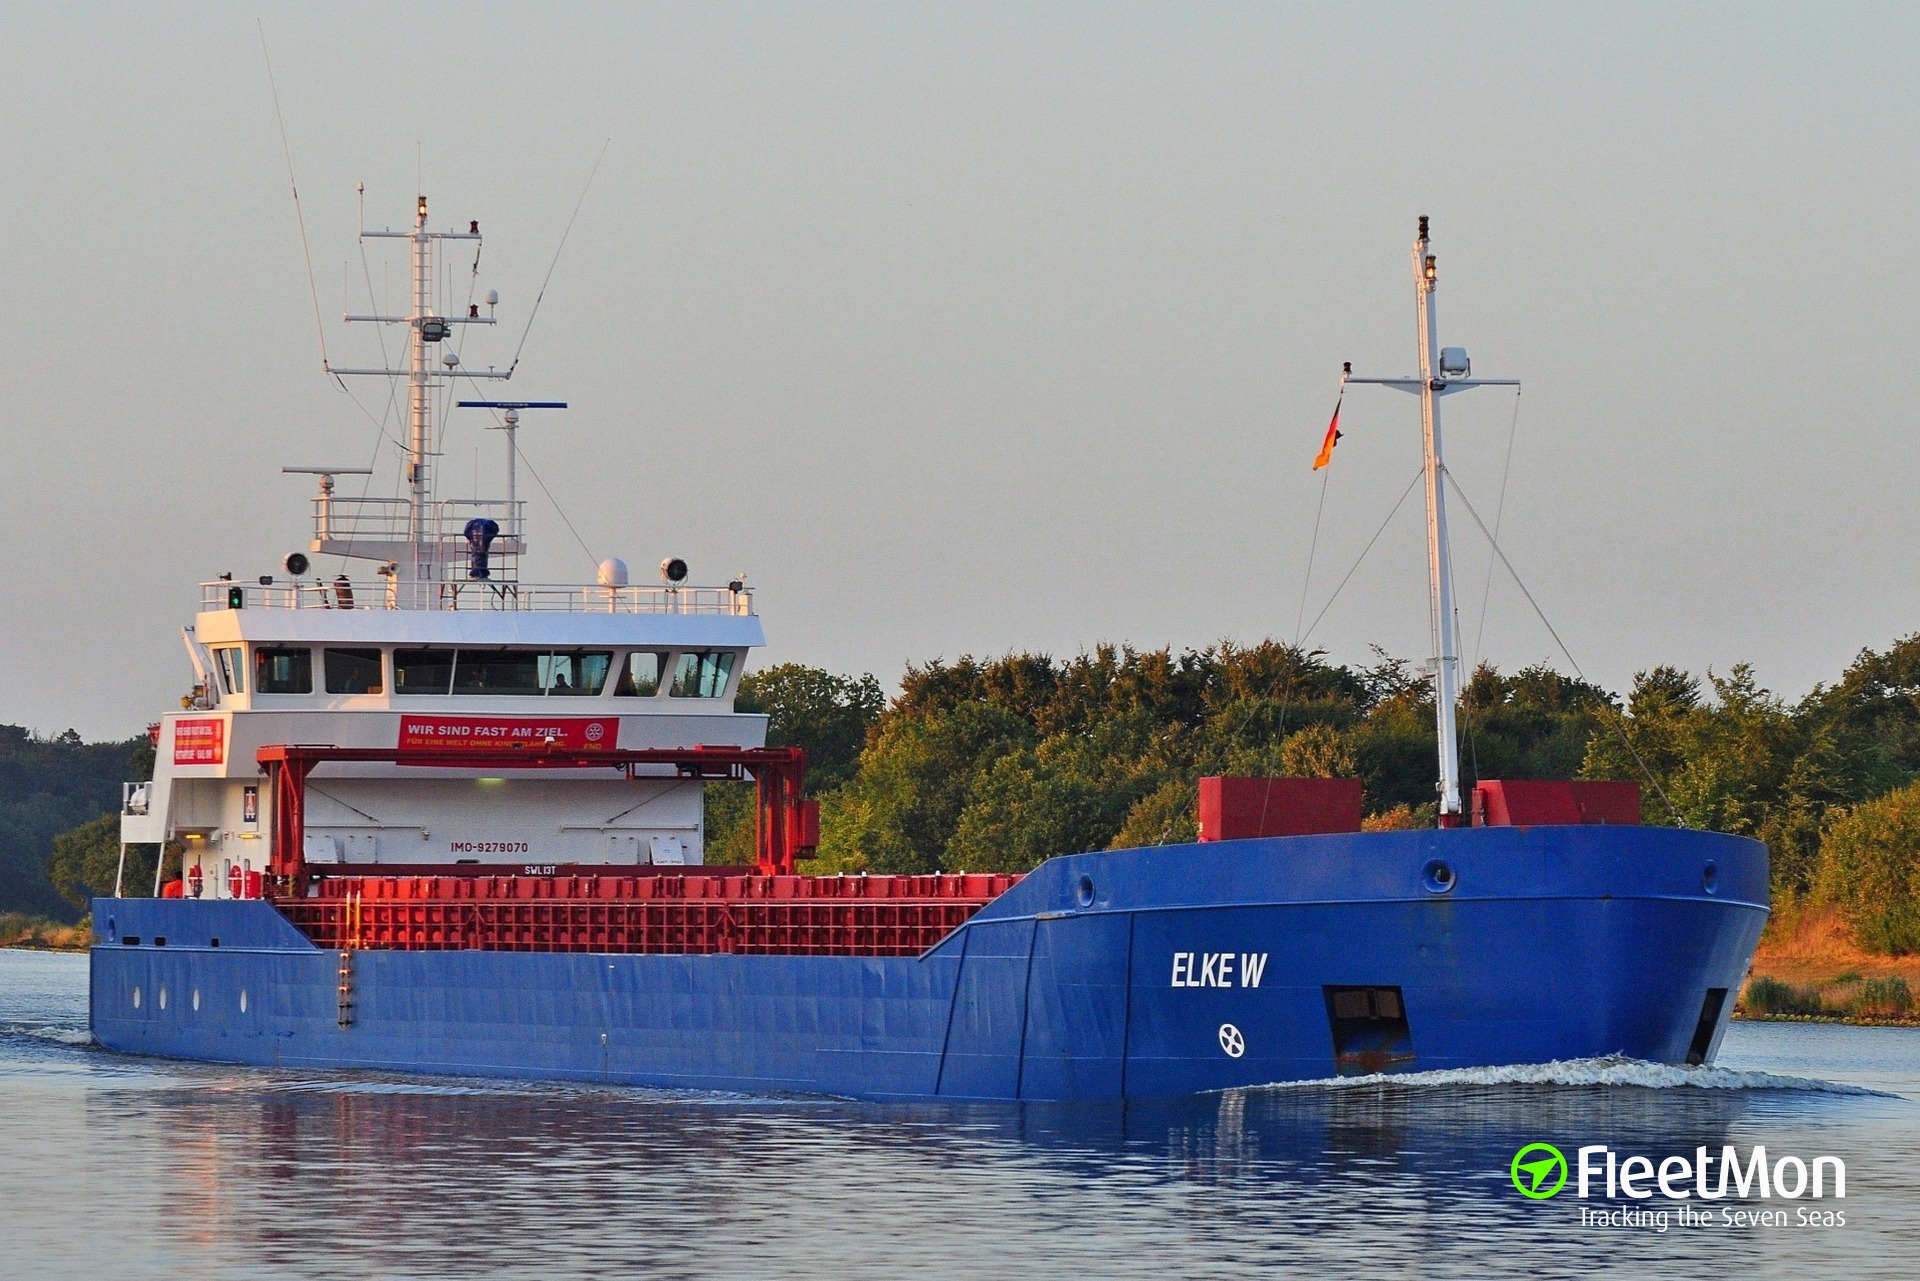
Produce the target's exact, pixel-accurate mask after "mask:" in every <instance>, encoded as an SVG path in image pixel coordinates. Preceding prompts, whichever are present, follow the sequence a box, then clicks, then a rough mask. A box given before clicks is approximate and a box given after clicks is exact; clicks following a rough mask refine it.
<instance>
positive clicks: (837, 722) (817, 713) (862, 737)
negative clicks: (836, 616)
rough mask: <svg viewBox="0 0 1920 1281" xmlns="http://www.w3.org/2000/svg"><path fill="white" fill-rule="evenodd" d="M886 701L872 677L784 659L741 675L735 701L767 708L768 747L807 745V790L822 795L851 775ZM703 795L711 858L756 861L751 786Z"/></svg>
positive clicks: (719, 786) (711, 789)
mask: <svg viewBox="0 0 1920 1281" xmlns="http://www.w3.org/2000/svg"><path fill="white" fill-rule="evenodd" d="M886 701H887V700H886V695H885V694H884V693H882V692H881V690H880V682H879V681H877V680H875V679H874V678H873V677H872V676H869V675H862V676H835V675H834V674H833V673H831V672H828V671H825V670H823V669H821V668H818V667H807V666H804V665H802V664H800V663H782V664H780V665H779V666H777V667H769V668H768V669H767V670H766V671H764V672H749V673H747V675H745V676H743V677H741V678H740V693H739V696H738V698H737V699H736V701H735V703H734V706H735V707H737V708H738V709H739V710H740V711H743V712H764V713H765V714H766V716H767V745H768V746H769V747H799V748H802V749H804V750H805V751H806V753H807V791H808V792H809V793H810V794H812V795H814V796H820V795H823V794H826V793H830V792H832V791H833V790H834V789H835V788H837V787H839V786H841V785H842V784H843V783H845V782H847V781H848V780H849V779H850V778H852V777H853V773H854V770H855V769H856V767H857V765H858V762H859V759H860V749H861V748H862V747H863V746H864V745H865V743H866V741H867V734H868V733H869V731H871V730H872V728H873V724H874V722H875V721H877V720H878V719H879V718H880V713H881V711H882V710H883V709H884V708H885V706H886ZM706 802H707V807H706V861H707V862H709V863H721V864H726V865H728V866H734V867H743V866H749V865H751V864H752V863H753V861H754V855H755V850H754V843H753V842H754V803H753V787H752V785H751V784H744V783H709V784H708V785H707V789H706Z"/></svg>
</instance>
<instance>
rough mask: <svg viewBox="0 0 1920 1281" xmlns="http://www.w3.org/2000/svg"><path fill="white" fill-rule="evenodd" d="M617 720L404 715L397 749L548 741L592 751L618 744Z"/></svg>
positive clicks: (490, 746)
mask: <svg viewBox="0 0 1920 1281" xmlns="http://www.w3.org/2000/svg"><path fill="white" fill-rule="evenodd" d="M619 739H620V720H619V718H618V717H615V716H606V717H592V718H587V717H580V716H564V717H550V718H547V719H544V720H526V719H522V718H520V717H507V716H402V717H401V718H400V743H399V747H400V750H401V751H409V750H432V751H440V752H449V751H450V752H472V751H482V750H485V751H498V750H499V749H500V748H503V747H551V748H557V749H559V750H561V751H567V752H591V751H594V750H595V749H597V748H607V747H617V746H618V745H619Z"/></svg>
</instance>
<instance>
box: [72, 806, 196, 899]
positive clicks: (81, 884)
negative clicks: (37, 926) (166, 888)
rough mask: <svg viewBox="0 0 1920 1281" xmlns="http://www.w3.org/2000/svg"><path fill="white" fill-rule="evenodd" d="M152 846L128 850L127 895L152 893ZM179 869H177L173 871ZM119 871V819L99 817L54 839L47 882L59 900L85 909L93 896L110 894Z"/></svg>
mask: <svg viewBox="0 0 1920 1281" xmlns="http://www.w3.org/2000/svg"><path fill="white" fill-rule="evenodd" d="M155 849H156V847H154V846H152V845H129V846H127V867H126V874H125V880H124V882H123V888H124V889H125V891H126V892H127V893H129V894H151V893H153V859H154V854H155ZM178 870H179V869H178V867H177V866H176V867H175V871H176V872H177V871H178ZM119 871H120V816H119V815H118V814H102V815H101V816H100V817H99V818H96V819H93V820H92V821H90V822H86V823H82V824H81V825H80V826H78V827H76V828H73V829H72V830H71V831H66V832H62V833H61V834H60V835H58V836H56V837H54V838H53V857H52V858H50V859H48V860H47V879H48V880H50V881H52V882H53V887H54V889H56V890H58V891H59V893H60V897H62V898H64V899H66V900H67V902H69V903H72V904H73V905H74V906H76V907H82V908H84V907H85V906H86V905H87V900H88V899H91V898H93V897H94V896H95V895H108V894H112V893H113V883H114V878H115V876H116V875H117V874H119Z"/></svg>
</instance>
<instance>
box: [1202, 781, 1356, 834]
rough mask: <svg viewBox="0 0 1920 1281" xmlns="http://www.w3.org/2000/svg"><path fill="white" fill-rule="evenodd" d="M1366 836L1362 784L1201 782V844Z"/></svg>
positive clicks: (1350, 782)
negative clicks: (1348, 834) (1255, 838)
mask: <svg viewBox="0 0 1920 1281" xmlns="http://www.w3.org/2000/svg"><path fill="white" fill-rule="evenodd" d="M1359 830H1360V780H1359V779H1357V778H1225V777H1209V778H1203V779H1201V780H1200V839H1201V840H1203V841H1233V840H1239V839H1241V838H1243V837H1249V836H1310V835H1312V834H1314V833H1316V832H1357V831H1359Z"/></svg>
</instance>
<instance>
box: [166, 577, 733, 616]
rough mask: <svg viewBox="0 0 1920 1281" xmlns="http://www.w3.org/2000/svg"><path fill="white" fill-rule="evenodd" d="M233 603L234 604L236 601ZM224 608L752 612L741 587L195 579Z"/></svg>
mask: <svg viewBox="0 0 1920 1281" xmlns="http://www.w3.org/2000/svg"><path fill="white" fill-rule="evenodd" d="M236 602H237V603H236ZM225 609H425V610H474V611H493V612H497V613H515V614H523V613H540V614H544V613H565V614H699V615H706V616H714V615H734V616H739V617H748V616H751V615H752V614H753V589H752V588H751V587H746V586H744V585H743V586H741V587H738V588H735V587H732V586H721V587H688V586H684V585H680V586H670V587H652V586H647V587H634V586H628V587H600V586H596V585H592V584H587V583H514V582H497V581H493V580H483V579H474V580H468V581H459V580H449V581H446V582H424V583H409V582H396V581H395V580H393V579H391V578H385V577H381V578H376V579H374V580H373V581H371V582H368V581H366V580H364V579H363V580H360V581H354V580H350V579H347V578H345V577H344V576H342V577H341V578H336V579H334V580H333V581H332V582H327V581H325V580H323V579H315V580H314V581H312V582H268V583H242V582H233V581H230V580H228V579H217V580H214V581H212V582H205V583H201V584H200V611H201V612H202V613H213V612H217V611H220V610H225Z"/></svg>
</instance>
